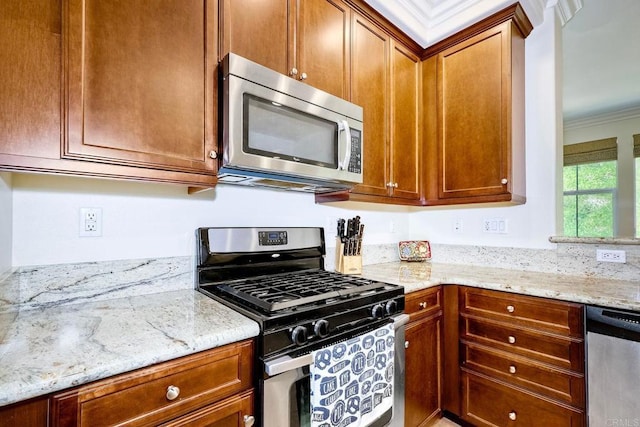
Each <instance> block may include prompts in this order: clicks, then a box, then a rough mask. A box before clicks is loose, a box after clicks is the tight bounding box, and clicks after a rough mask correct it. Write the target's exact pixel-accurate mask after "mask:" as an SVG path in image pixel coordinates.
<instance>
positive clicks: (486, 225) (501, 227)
mask: <svg viewBox="0 0 640 427" xmlns="http://www.w3.org/2000/svg"><path fill="white" fill-rule="evenodd" d="M482 231H484V232H485V233H498V234H507V233H508V232H509V228H508V222H507V220H506V219H505V218H502V217H496V218H484V219H483V220H482Z"/></svg>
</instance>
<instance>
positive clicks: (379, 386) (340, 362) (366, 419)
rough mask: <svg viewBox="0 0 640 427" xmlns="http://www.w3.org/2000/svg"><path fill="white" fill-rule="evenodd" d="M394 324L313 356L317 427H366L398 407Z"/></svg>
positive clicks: (313, 414)
mask: <svg viewBox="0 0 640 427" xmlns="http://www.w3.org/2000/svg"><path fill="white" fill-rule="evenodd" d="M394 353H395V351H394V330H393V323H390V324H389V325H386V326H383V327H381V328H378V329H376V330H375V331H372V332H368V333H366V334H363V335H360V336H358V337H356V338H352V339H350V340H348V341H346V342H341V343H338V344H334V345H333V346H331V347H327V348H323V349H320V350H316V351H314V352H313V353H312V356H313V363H312V364H311V367H310V372H311V427H365V426H368V425H370V424H371V423H372V422H373V421H375V420H376V419H378V418H380V417H381V416H382V415H383V414H384V413H385V412H386V411H387V410H389V408H391V406H392V405H393V360H394Z"/></svg>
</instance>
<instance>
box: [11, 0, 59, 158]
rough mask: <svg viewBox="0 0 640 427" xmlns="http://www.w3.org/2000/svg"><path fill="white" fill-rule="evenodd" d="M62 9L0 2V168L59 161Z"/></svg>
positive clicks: (18, 0)
mask: <svg viewBox="0 0 640 427" xmlns="http://www.w3.org/2000/svg"><path fill="white" fill-rule="evenodd" d="M61 32H62V24H61V10H60V3H59V2H56V1H47V2H42V1H40V0H2V1H1V2H0V40H2V42H1V43H0V81H1V82H2V83H1V84H0V141H1V142H0V166H2V165H8V164H17V163H18V162H19V160H20V159H29V158H31V159H33V158H44V159H59V158H60V43H61Z"/></svg>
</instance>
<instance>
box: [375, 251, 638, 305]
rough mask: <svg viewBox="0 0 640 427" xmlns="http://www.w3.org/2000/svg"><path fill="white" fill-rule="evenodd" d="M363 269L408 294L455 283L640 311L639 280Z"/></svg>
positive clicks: (466, 269) (470, 269)
mask: <svg viewBox="0 0 640 427" xmlns="http://www.w3.org/2000/svg"><path fill="white" fill-rule="evenodd" d="M362 270H363V271H362V275H363V277H366V278H369V279H373V280H379V281H381V282H386V283H393V284H397V285H402V286H404V288H405V293H409V292H413V291H417V290H420V289H425V288H428V287H431V286H437V285H441V284H455V285H466V286H474V287H477V288H485V289H494V290H498V291H507V292H514V293H518V294H524V295H533V296H538V297H546V298H554V299H559V300H565V301H572V302H578V303H584V304H593V305H601V306H606V307H612V308H619V309H627V310H636V311H640V280H639V281H628V280H612V279H602V278H598V277H587V276H570V275H566V274H551V273H539V272H532V271H521V270H509V269H501V268H491V267H477V266H468V265H460V264H438V263H431V262H390V263H385V264H374V265H365V266H363V269H362ZM639 279H640V278H639Z"/></svg>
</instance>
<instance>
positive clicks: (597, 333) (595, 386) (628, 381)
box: [587, 306, 640, 427]
mask: <svg viewBox="0 0 640 427" xmlns="http://www.w3.org/2000/svg"><path fill="white" fill-rule="evenodd" d="M639 367H640V312H632V311H623V310H614V309H609V308H603V307H595V306H587V374H588V385H587V386H588V390H589V401H588V408H589V409H588V417H589V418H588V419H589V426H591V427H606V426H628V427H632V426H640V405H639V404H638V403H639V402H638V396H639V395H640V370H639V369H638V368H639Z"/></svg>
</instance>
